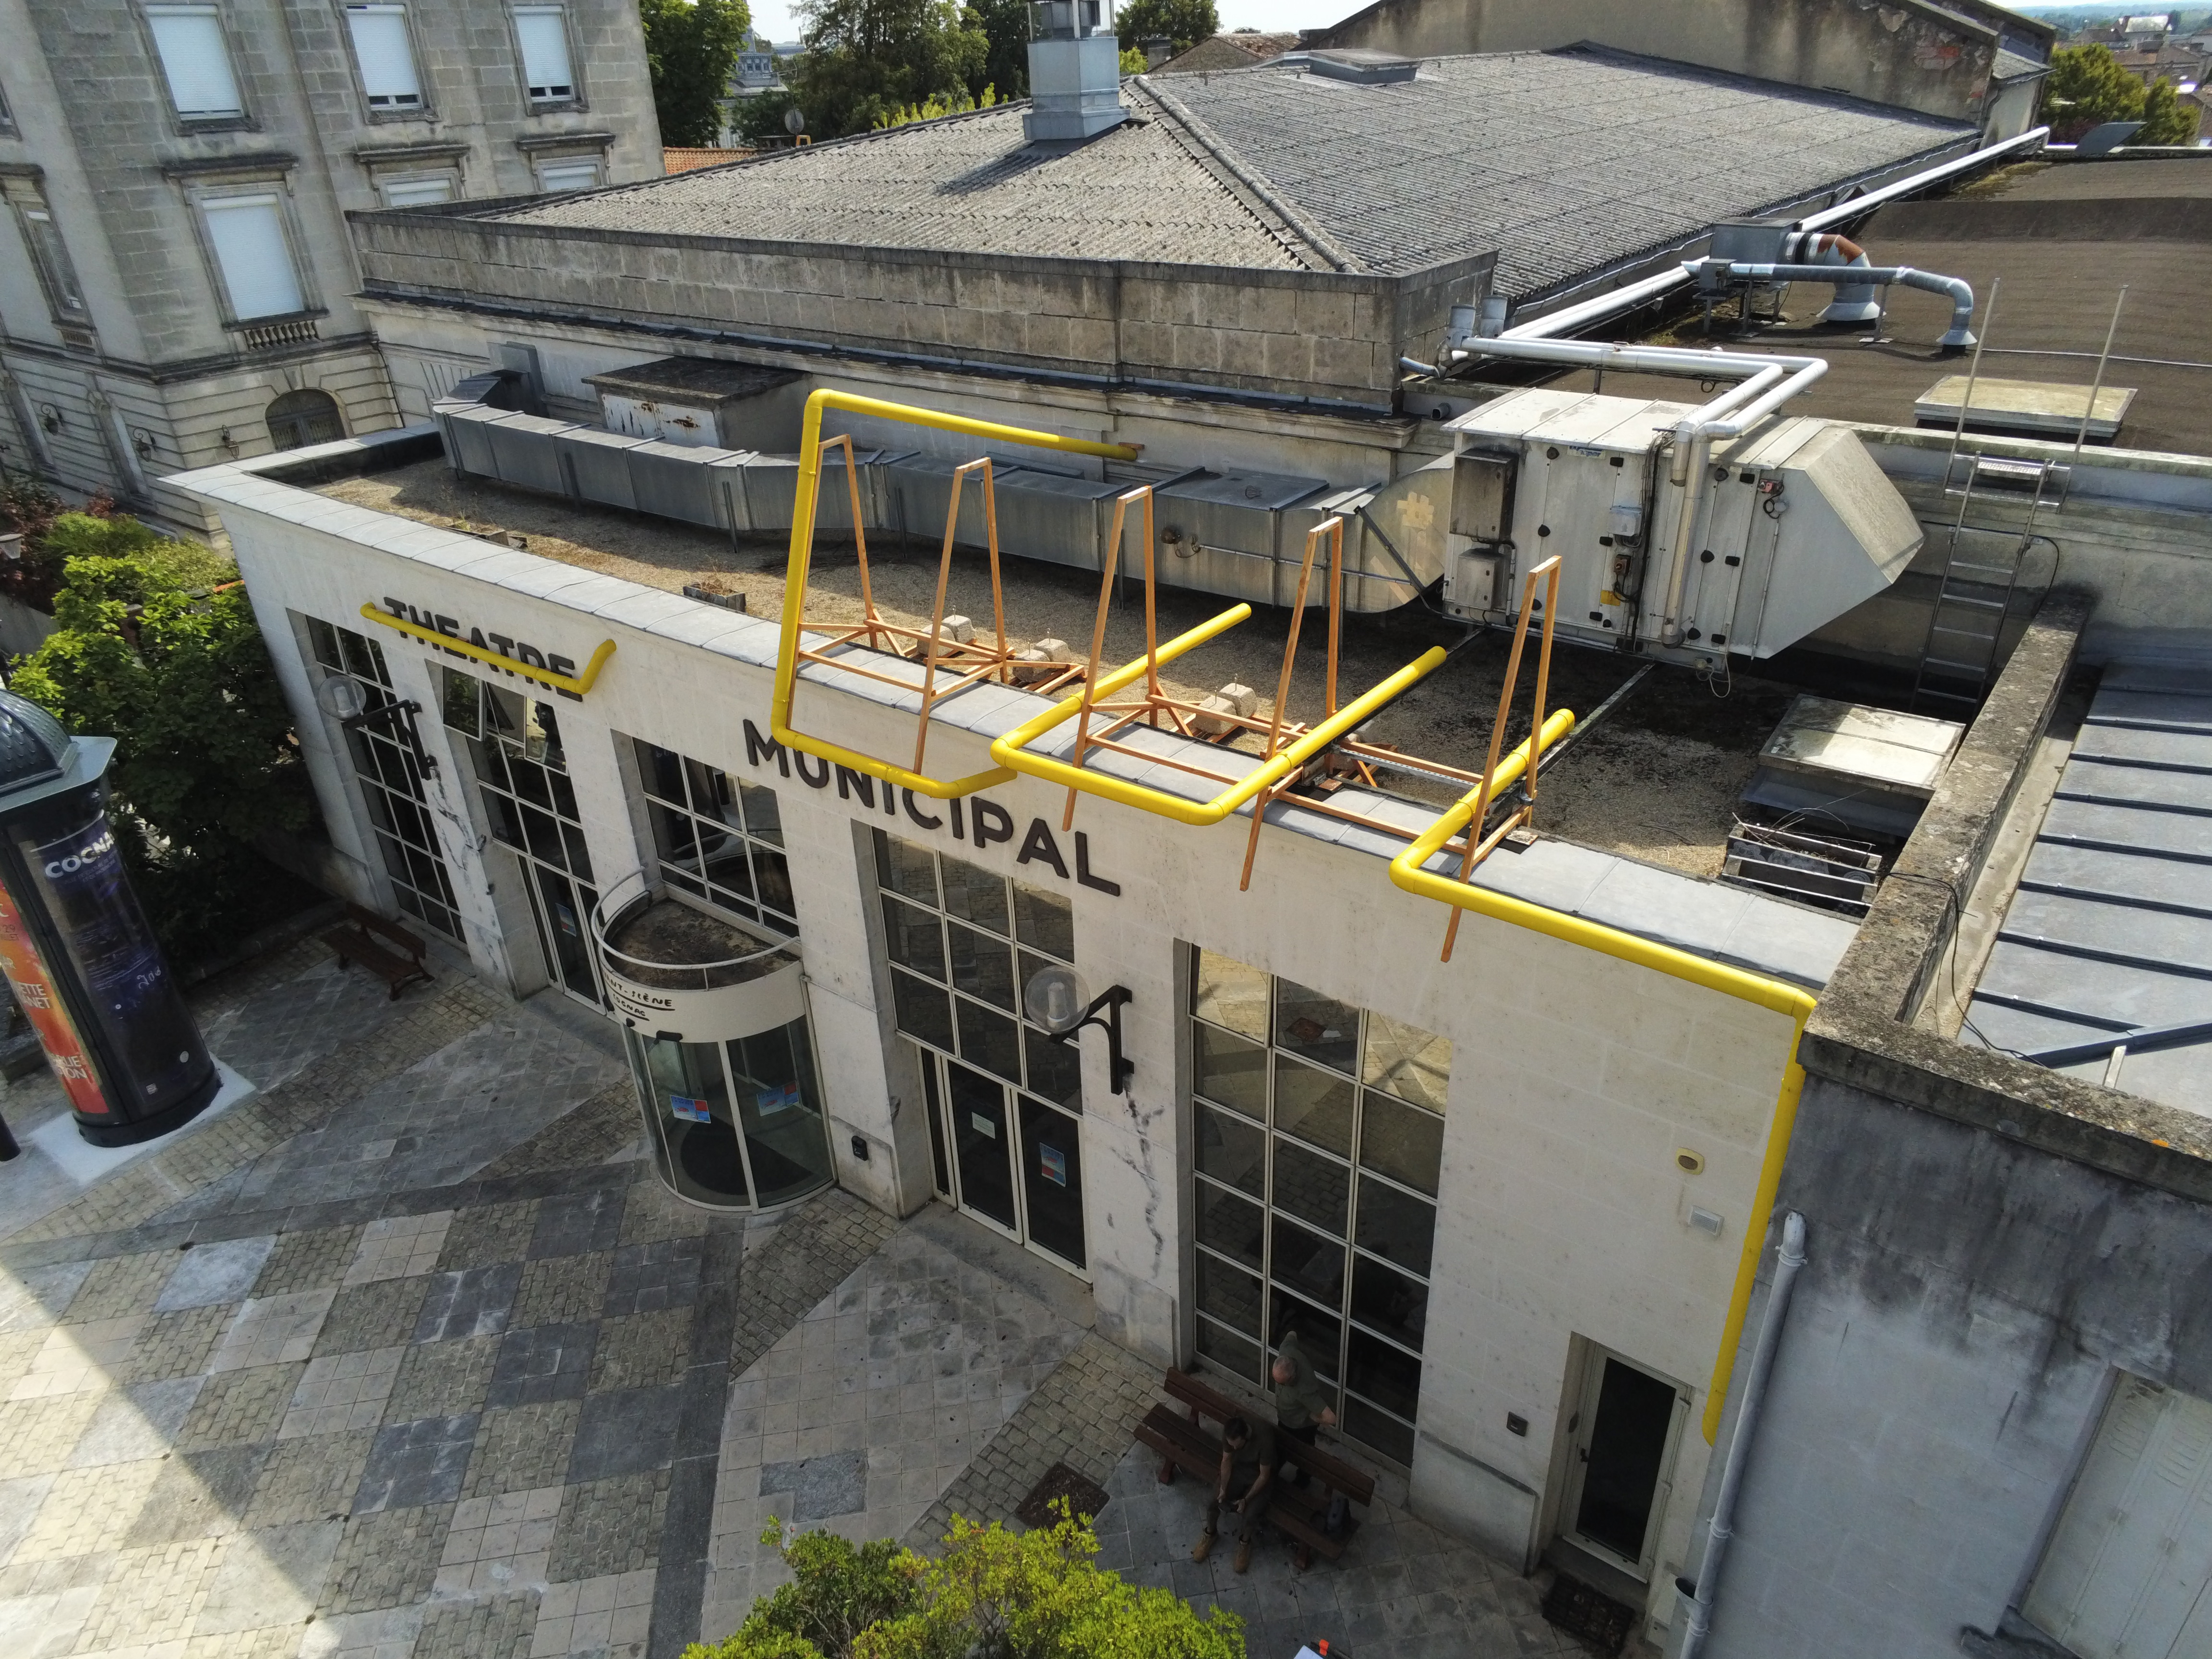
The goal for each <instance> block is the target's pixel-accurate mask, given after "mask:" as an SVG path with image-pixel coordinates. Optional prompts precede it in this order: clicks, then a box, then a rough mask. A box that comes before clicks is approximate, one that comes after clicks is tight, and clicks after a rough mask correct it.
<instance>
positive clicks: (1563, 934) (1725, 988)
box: [1390, 720, 1813, 1445]
mask: <svg viewBox="0 0 2212 1659" xmlns="http://www.w3.org/2000/svg"><path fill="white" fill-rule="evenodd" d="M1552 727H1553V722H1552V721H1550V720H1547V721H1546V722H1545V723H1544V744H1545V746H1546V747H1547V748H1548V747H1549V746H1550V745H1551V744H1553V743H1556V742H1557V741H1558V740H1559V739H1558V738H1557V737H1555V736H1554V735H1553V730H1552ZM1516 760H1517V761H1518V762H1519V763H1520V765H1519V766H1515V765H1514V764H1513V763H1514V762H1515V761H1516ZM1527 761H1528V744H1525V743H1524V744H1522V745H1521V747H1520V748H1518V749H1516V750H1514V751H1513V754H1512V755H1510V756H1509V757H1507V758H1506V760H1505V761H1504V762H1501V763H1499V765H1498V776H1499V782H1498V784H1497V785H1495V786H1494V788H1497V789H1502V788H1504V787H1507V786H1509V785H1510V783H1511V782H1512V781H1513V779H1514V778H1516V777H1518V776H1519V775H1520V773H1521V771H1522V769H1525V767H1526V764H1527ZM1509 767H1510V768H1511V769H1512V775H1511V776H1510V777H1509V776H1507V775H1506V774H1507V771H1508V769H1509ZM1473 816H1474V799H1473V798H1472V796H1470V797H1469V798H1468V799H1463V800H1462V801H1461V802H1460V804H1459V805H1457V806H1455V807H1454V808H1453V809H1452V810H1451V811H1449V812H1447V813H1445V814H1444V815H1443V817H1440V818H1438V819H1437V821H1436V822H1435V823H1432V824H1431V825H1430V826H1429V827H1428V829H1425V830H1424V831H1423V832H1422V834H1421V836H1420V837H1419V840H1417V841H1415V842H1413V845H1412V846H1411V847H1408V848H1407V849H1406V850H1405V851H1404V852H1402V853H1401V854H1398V856H1397V857H1396V858H1395V859H1393V860H1390V879H1391V880H1392V881H1393V882H1394V883H1395V884H1397V885H1398V886H1400V887H1402V888H1403V889H1405V890H1406V891H1407V892H1409V893H1413V894H1418V895H1419V896H1421V897H1423V898H1431V899H1436V900H1438V901H1439V902H1443V903H1445V904H1449V905H1455V906H1456V907H1457V908H1460V909H1462V910H1472V911H1474V913H1475V914H1476V915H1484V916H1489V917H1492V918H1493V919H1494V920H1496V921H1503V922H1508V923H1510V924H1511V925H1512V926H1514V927H1526V928H1528V929H1529V930H1530V931H1531V932H1534V933H1542V934H1545V935H1547V937H1549V938H1552V939H1562V940H1565V942H1566V943H1568V944H1570V945H1581V946H1583V948H1584V949H1585V950H1590V951H1599V952H1601V954H1603V955H1605V956H1609V957H1616V958H1618V959H1619V960H1620V961H1622V962H1632V963H1636V964H1637V965H1638V967H1641V968H1650V969H1653V970H1655V971H1656V972H1658V973H1662V974H1665V975H1668V976H1669V977H1670V978H1674V979H1679V980H1686V981H1688V982H1689V983H1691V984H1692V985H1702V986H1704V987H1705V988H1706V989H1707V990H1711V991H1718V992H1720V993H1721V994H1723V995H1724V996H1731V997H1735V998H1738V999H1740V1000H1742V1001H1745V1002H1750V1003H1755V1004H1756V1005H1758V1006H1759V1007H1761V1008H1765V1009H1770V1010H1771V1011H1772V1012H1775V1013H1778V1014H1786V1015H1788V1016H1789V1018H1790V1020H1791V1022H1792V1023H1793V1024H1794V1027H1795V1029H1794V1030H1792V1031H1791V1033H1790V1059H1789V1061H1788V1063H1787V1065H1786V1066H1784V1070H1783V1073H1782V1089H1781V1092H1780V1094H1779V1095H1778V1097H1776V1100H1775V1103H1774V1117H1773V1121H1772V1122H1771V1124H1770V1126H1769V1127H1768V1129H1767V1133H1766V1152H1765V1157H1764V1158H1763V1159H1762V1160H1761V1161H1760V1164H1759V1184H1758V1186H1757V1188H1755V1189H1754V1190H1753V1195H1752V1205H1751V1223H1754V1224H1756V1225H1749V1224H1747V1225H1746V1226H1745V1228H1744V1230H1743V1232H1744V1237H1743V1249H1742V1250H1741V1252H1740V1254H1739V1255H1738V1257H1737V1261H1736V1272H1735V1290H1734V1292H1733V1293H1732V1294H1731V1295H1730V1296H1729V1310H1728V1318H1727V1320H1726V1321H1725V1322H1723V1325H1722V1327H1721V1345H1720V1352H1719V1353H1718V1355H1717V1357H1716V1358H1715V1359H1714V1361H1713V1375H1712V1382H1711V1386H1710V1387H1709V1388H1708V1389H1707V1390H1706V1397H1705V1420H1704V1423H1703V1425H1702V1427H1703V1429H1704V1431H1705V1443H1707V1444H1708V1445H1710V1444H1711V1443H1713V1441H1714V1440H1715V1439H1716V1438H1717V1436H1718V1435H1719V1433H1720V1425H1721V1408H1722V1407H1723V1405H1724V1404H1726V1402H1727V1398H1728V1385H1729V1376H1730V1374H1731V1373H1732V1372H1733V1371H1734V1370H1735V1354H1736V1348H1737V1346H1738V1345H1739V1344H1740V1343H1741V1340H1742V1338H1743V1322H1744V1316H1745V1314H1746V1313H1747V1311H1748V1310H1749V1309H1750V1306H1751V1291H1752V1285H1753V1282H1754V1280H1755V1279H1757V1276H1758V1273H1759V1255H1760V1253H1761V1252H1762V1251H1763V1250H1764V1249H1765V1245H1766V1220H1767V1218H1768V1217H1769V1216H1771V1214H1772V1213H1773V1210H1774V1199H1775V1194H1776V1193H1777V1192H1778V1190H1779V1189H1780V1188H1781V1185H1782V1164H1783V1161H1784V1158H1787V1157H1788V1156H1789V1152H1790V1132H1791V1131H1792V1130H1793V1129H1794V1128H1795V1127H1796V1122H1797V1100H1798V1097H1799V1096H1800V1095H1801V1094H1802V1092H1803V1091H1804V1087H1805V1072H1804V1068H1803V1067H1802V1066H1800V1065H1799V1064H1798V1063H1797V1045H1798V1042H1800V1040H1801V1039H1802V1037H1803V1036H1804V1035H1805V1022H1806V1021H1807V1020H1808V1018H1811V1016H1812V1012H1813V998H1812V995H1811V994H1809V993H1808V992H1805V991H1802V990H1800V989H1799V988H1798V987H1796V986H1794V985H1785V984H1783V983H1782V982H1781V981H1778V980H1771V979H1765V978H1762V977H1761V976H1760V975H1757V974H1748V973H1746V972H1744V971H1743V970H1742V969H1740V968H1730V967H1729V966H1728V965H1726V964H1725V963H1718V962H1712V961H1709V960H1707V959H1706V958H1705V957H1696V956H1692V955H1691V954H1690V953H1689V952H1688V951H1677V950H1675V949H1674V948H1673V947H1672V946H1671V945H1658V944H1655V943H1653V942H1652V941H1651V940H1650V939H1638V937H1637V936H1636V935H1635V934H1633V933H1623V932H1621V931H1620V929H1619V928H1617V927H1606V926H1605V925H1604V924H1603V923H1602V922H1595V921H1585V920H1583V918H1582V917H1580V916H1571V915H1566V914H1565V912H1564V911H1559V910H1551V909H1547V908H1544V907H1543V906H1542V905H1540V904H1531V903H1529V902H1528V901H1526V900H1525V899H1517V898H1513V897H1510V896H1507V895H1506V894H1504V893H1493V892H1490V891H1487V890H1485V889H1483V888H1480V887H1472V886H1469V885H1468V884H1466V883H1464V882H1461V881H1457V880H1455V879H1454V878H1451V877H1449V876H1443V875H1438V874H1437V873H1435V872H1432V871H1428V870H1424V869H1422V868H1421V866H1422V865H1424V864H1425V863H1426V862H1427V861H1428V860H1430V859H1431V858H1433V857H1434V856H1436V854H1437V852H1438V851H1439V850H1440V849H1441V848H1443V845H1444V843H1445V842H1448V841H1449V840H1450V839H1451V838H1452V836H1454V835H1455V834H1457V833H1458V831H1459V830H1460V829H1462V828H1463V827H1465V826H1466V824H1467V823H1468V820H1469V819H1470V818H1471V817H1473Z"/></svg>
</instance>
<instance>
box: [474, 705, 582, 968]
mask: <svg viewBox="0 0 2212 1659" xmlns="http://www.w3.org/2000/svg"><path fill="white" fill-rule="evenodd" d="M440 673H441V676H442V677H443V679H444V683H445V689H444V696H443V698H442V702H443V704H444V712H445V720H446V724H447V726H450V727H452V728H453V730H454V731H456V732H459V733H461V734H462V736H464V737H465V738H467V739H468V740H469V752H470V755H471V757H472V758H473V760H474V762H475V763H476V774H477V788H478V790H479V791H480V793H481V794H482V797H483V807H484V817H485V820H486V822H487V823H489V826H490V829H491V836H492V839H493V840H494V841H495V842H499V843H500V845H501V846H502V847H505V848H508V849H509V850H510V851H512V852H514V853H516V854H520V855H521V857H522V859H523V860H524V870H525V875H526V884H527V886H528V889H529V896H530V902H531V911H532V915H533V916H534V917H535V919H536V921H537V923H538V935H539V943H540V944H541V945H543V946H544V951H545V963H546V967H547V969H549V971H550V972H551V973H552V974H553V975H555V976H556V977H557V978H558V979H559V980H560V981H561V982H562V985H563V986H565V987H567V988H568V991H569V992H571V993H572V994H574V995H576V996H579V997H581V998H582V999H583V1000H586V1002H594V1003H596V1002H599V1000H601V997H600V993H599V964H598V959H597V956H596V953H595V952H594V951H593V950H592V937H591V931H590V930H591V925H592V921H591V919H592V911H593V910H594V909H596V908H598V906H599V891H598V889H597V886H596V885H595V882H596V878H595V877H594V876H593V875H592V853H591V848H590V847H589V846H588V845H587V844H586V842H585V840H584V823H583V814H582V812H581V811H580V810H579V809H578V807H577V805H576V789H575V786H574V784H572V783H571V782H569V781H568V755H567V752H566V751H565V750H563V749H562V746H561V723H560V720H559V719H558V718H557V717H556V715H555V714H554V712H553V706H552V704H550V703H546V702H538V701H536V700H535V699H534V698H531V697H527V696H523V695H522V694H520V692H515V691H510V690H507V688H506V687H505V686H502V685H491V684H487V683H485V682H484V681H483V680H479V679H475V678H471V676H469V675H466V674H463V673H460V672H459V671H456V670H453V669H451V668H443V669H441V670H440Z"/></svg>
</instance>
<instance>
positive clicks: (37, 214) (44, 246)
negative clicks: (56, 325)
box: [23, 208, 85, 323]
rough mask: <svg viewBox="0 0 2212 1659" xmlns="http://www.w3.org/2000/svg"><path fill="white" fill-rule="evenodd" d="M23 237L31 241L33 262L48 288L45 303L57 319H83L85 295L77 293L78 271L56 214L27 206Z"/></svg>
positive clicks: (69, 321)
mask: <svg viewBox="0 0 2212 1659" xmlns="http://www.w3.org/2000/svg"><path fill="white" fill-rule="evenodd" d="M23 239H24V240H26V241H27V242H28V243H29V244H30V246H31V262H32V263H33V264H34V265H36V266H37V267H38V271H39V281H40V284H41V285H42V286H43V287H44V288H45V289H46V303H47V305H48V306H49V307H52V311H53V314H54V320H55V321H56V322H60V323H81V322H82V321H83V320H84V319H85V305H84V296H83V295H82V294H80V293H78V292H77V286H76V271H75V270H71V269H70V258H69V250H68V249H67V248H65V247H64V246H62V234H61V232H60V231H59V230H58V228H56V227H55V225H54V220H53V216H52V214H51V213H49V212H47V211H46V209H44V208H25V209H24V210H23Z"/></svg>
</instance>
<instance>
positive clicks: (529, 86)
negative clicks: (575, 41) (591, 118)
mask: <svg viewBox="0 0 2212 1659" xmlns="http://www.w3.org/2000/svg"><path fill="white" fill-rule="evenodd" d="M514 38H515V41H516V44H517V45H519V46H520V47H521V48H522V84H523V87H524V88H525V89H526V91H527V92H528V93H529V94H530V101H531V102H532V103H533V104H564V103H568V102H569V101H570V100H573V99H574V97H575V95H576V76H575V71H574V70H572V69H571V68H570V67H569V64H568V18H567V16H566V15H564V14H563V11H562V8H561V7H559V6H517V7H516V8H515V9H514Z"/></svg>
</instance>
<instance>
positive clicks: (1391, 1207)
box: [1352, 1175, 1437, 1279]
mask: <svg viewBox="0 0 2212 1659" xmlns="http://www.w3.org/2000/svg"><path fill="white" fill-rule="evenodd" d="M1436 1231H1437V1206H1435V1205H1433V1204H1425V1203H1424V1202H1422V1201H1421V1200H1419V1199H1418V1198H1415V1197H1414V1196H1413V1194H1411V1193H1401V1192H1400V1191H1399V1190H1398V1189H1397V1188H1395V1187H1392V1186H1389V1185H1387V1184H1385V1183H1384V1182H1380V1181H1377V1180H1376V1178H1375V1177H1374V1176H1370V1175H1363V1176H1360V1177H1359V1219H1358V1222H1357V1223H1355V1224H1354V1231H1353V1236H1352V1242H1353V1243H1356V1244H1358V1246H1359V1248H1360V1249H1363V1250H1371V1251H1373V1252H1374V1253H1375V1254H1376V1255H1379V1256H1381V1257H1383V1259H1384V1260H1385V1261H1392V1262H1395V1263H1396V1264H1397V1265H1398V1266H1399V1267H1402V1268H1404V1269H1405V1270H1406V1271H1407V1273H1419V1275H1420V1276H1421V1277H1422V1278H1424V1279H1426V1278H1427V1277H1428V1276H1429V1251H1430V1249H1431V1245H1432V1243H1433V1241H1434V1239H1435V1237H1436Z"/></svg>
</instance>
